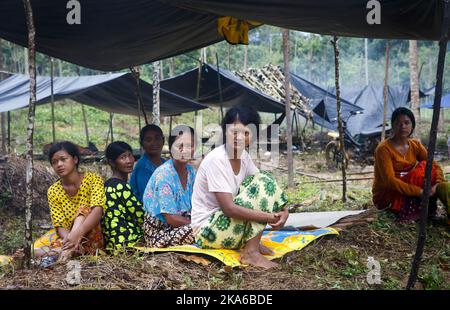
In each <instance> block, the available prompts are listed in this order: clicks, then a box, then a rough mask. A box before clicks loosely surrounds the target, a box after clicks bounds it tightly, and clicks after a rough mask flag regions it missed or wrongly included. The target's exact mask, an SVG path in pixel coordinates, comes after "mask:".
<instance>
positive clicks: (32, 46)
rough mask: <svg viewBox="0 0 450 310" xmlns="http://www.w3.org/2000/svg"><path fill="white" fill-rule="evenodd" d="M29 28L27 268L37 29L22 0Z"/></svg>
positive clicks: (27, 4)
mask: <svg viewBox="0 0 450 310" xmlns="http://www.w3.org/2000/svg"><path fill="white" fill-rule="evenodd" d="M22 1H23V5H24V9H25V16H26V22H27V30H28V49H29V53H28V61H27V62H28V74H29V76H30V102H29V106H28V128H27V145H26V156H25V157H26V160H27V165H26V199H25V244H24V254H25V264H26V267H27V268H30V267H31V257H32V253H31V252H32V233H33V230H32V216H31V207H32V205H33V133H34V115H35V108H36V41H35V36H36V29H35V26H34V20H33V8H32V7H31V3H30V0H22Z"/></svg>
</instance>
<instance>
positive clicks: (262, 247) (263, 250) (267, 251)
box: [259, 243, 274, 255]
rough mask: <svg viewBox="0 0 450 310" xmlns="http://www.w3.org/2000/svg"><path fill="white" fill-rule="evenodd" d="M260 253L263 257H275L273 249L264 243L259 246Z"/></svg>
mask: <svg viewBox="0 0 450 310" xmlns="http://www.w3.org/2000/svg"><path fill="white" fill-rule="evenodd" d="M259 253H261V254H262V255H273V254H274V253H273V251H272V250H271V249H269V248H268V247H266V246H265V245H263V244H262V243H260V244H259Z"/></svg>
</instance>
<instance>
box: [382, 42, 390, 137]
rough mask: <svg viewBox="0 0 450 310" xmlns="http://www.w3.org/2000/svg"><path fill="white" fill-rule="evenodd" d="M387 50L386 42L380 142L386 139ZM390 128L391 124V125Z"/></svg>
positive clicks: (387, 44)
mask: <svg viewBox="0 0 450 310" xmlns="http://www.w3.org/2000/svg"><path fill="white" fill-rule="evenodd" d="M389 49H390V42H389V40H386V64H385V67H384V89H383V100H384V102H383V125H382V129H381V141H383V140H384V139H386V120H387V108H388V94H389V88H388V80H389ZM391 126H392V124H391Z"/></svg>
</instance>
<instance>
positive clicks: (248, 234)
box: [191, 106, 288, 268]
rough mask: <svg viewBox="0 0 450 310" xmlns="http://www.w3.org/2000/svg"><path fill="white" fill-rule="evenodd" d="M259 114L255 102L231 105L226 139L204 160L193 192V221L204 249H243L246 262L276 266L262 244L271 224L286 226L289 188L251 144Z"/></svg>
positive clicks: (276, 226) (197, 237) (226, 124)
mask: <svg viewBox="0 0 450 310" xmlns="http://www.w3.org/2000/svg"><path fill="white" fill-rule="evenodd" d="M260 122H261V121H260V117H259V115H258V113H257V112H256V111H255V110H253V109H252V108H250V107H246V106H236V107H233V108H231V109H230V110H228V112H227V113H226V115H225V117H224V119H223V121H222V131H223V137H224V144H223V145H221V146H219V147H217V148H215V149H214V150H213V151H211V152H210V153H209V154H208V155H207V156H206V157H205V159H204V160H203V161H202V163H201V164H200V167H199V169H198V171H197V176H196V180H195V184H194V190H193V195H192V214H191V216H192V218H191V221H192V222H191V225H192V229H193V232H194V235H195V240H196V243H197V244H198V245H199V246H200V247H202V248H226V249H241V250H242V251H241V262H242V263H243V264H249V265H253V266H257V267H263V268H272V267H275V266H277V264H276V263H274V262H271V261H269V260H268V259H267V258H265V257H264V256H263V254H271V251H270V250H269V249H267V248H265V247H264V246H262V245H261V244H260V241H261V236H262V232H263V230H264V228H265V227H266V225H267V223H268V224H269V225H271V226H272V228H274V229H279V228H281V227H283V225H284V223H285V222H286V220H287V217H288V210H287V208H284V210H283V209H282V208H283V207H284V206H285V204H286V203H287V199H286V196H285V195H284V192H283V191H282V190H281V189H280V188H279V186H278V185H277V184H276V182H275V179H274V178H273V176H271V175H270V174H268V173H267V172H260V171H259V170H258V168H256V166H255V164H254V163H253V161H252V159H251V157H250V154H249V153H248V152H247V150H246V148H248V147H249V145H250V142H252V140H254V139H253V138H257V134H258V127H259V124H260Z"/></svg>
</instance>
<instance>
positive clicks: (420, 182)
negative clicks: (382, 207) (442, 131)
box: [383, 160, 436, 212]
mask: <svg viewBox="0 0 450 310" xmlns="http://www.w3.org/2000/svg"><path fill="white" fill-rule="evenodd" d="M426 164H427V163H426V161H425V160H424V161H421V162H420V163H418V164H417V165H416V166H415V167H410V166H409V167H408V166H406V167H405V169H404V170H403V171H408V170H411V169H412V170H411V171H410V172H408V174H406V175H404V176H402V177H400V179H401V180H402V181H403V182H405V183H408V184H413V185H416V186H419V187H420V188H423V187H424V181H425V167H426ZM435 184H436V164H435V163H433V166H432V168H431V186H434V185H435ZM383 200H385V201H386V200H387V201H386V202H388V203H389V202H391V203H392V206H391V210H392V211H394V212H399V211H400V209H401V208H402V206H403V203H404V196H403V195H402V194H401V193H399V192H397V191H392V192H390V193H386V195H384V199H383Z"/></svg>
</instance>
